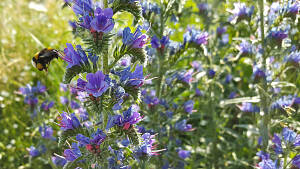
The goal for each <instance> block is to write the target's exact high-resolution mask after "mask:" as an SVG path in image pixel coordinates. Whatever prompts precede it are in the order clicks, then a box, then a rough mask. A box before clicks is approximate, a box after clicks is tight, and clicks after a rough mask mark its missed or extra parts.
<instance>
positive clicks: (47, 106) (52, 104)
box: [41, 101, 54, 111]
mask: <svg viewBox="0 0 300 169" xmlns="http://www.w3.org/2000/svg"><path fill="white" fill-rule="evenodd" d="M53 106H54V102H53V101H52V102H49V103H48V101H44V102H43V103H42V104H41V109H43V110H44V111H49V109H50V108H52V107H53Z"/></svg>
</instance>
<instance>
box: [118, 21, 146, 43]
mask: <svg viewBox="0 0 300 169" xmlns="http://www.w3.org/2000/svg"><path fill="white" fill-rule="evenodd" d="M141 30H142V27H141V26H138V27H137V29H136V30H135V32H134V33H131V30H130V28H129V27H126V28H125V29H124V30H123V35H122V36H123V39H122V42H123V44H125V45H126V46H129V47H131V48H142V47H143V46H144V45H145V44H146V40H145V39H146V38H147V36H146V35H144V34H142V32H141Z"/></svg>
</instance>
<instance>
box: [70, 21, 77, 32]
mask: <svg viewBox="0 0 300 169" xmlns="http://www.w3.org/2000/svg"><path fill="white" fill-rule="evenodd" d="M69 25H70V26H71V27H72V29H73V30H74V29H76V28H77V24H76V22H75V21H69Z"/></svg>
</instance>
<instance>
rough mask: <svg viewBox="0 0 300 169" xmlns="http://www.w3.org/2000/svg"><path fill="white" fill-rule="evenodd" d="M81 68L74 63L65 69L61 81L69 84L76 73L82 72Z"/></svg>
mask: <svg viewBox="0 0 300 169" xmlns="http://www.w3.org/2000/svg"><path fill="white" fill-rule="evenodd" d="M82 70H83V69H82V67H81V66H78V65H75V66H72V67H71V68H69V69H66V72H65V75H64V79H63V83H65V84H69V83H70V82H71V80H72V79H73V78H74V77H75V76H76V75H78V74H79V73H80V72H82Z"/></svg>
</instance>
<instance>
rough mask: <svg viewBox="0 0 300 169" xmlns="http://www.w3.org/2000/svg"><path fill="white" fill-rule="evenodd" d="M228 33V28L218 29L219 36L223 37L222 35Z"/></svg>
mask: <svg viewBox="0 0 300 169" xmlns="http://www.w3.org/2000/svg"><path fill="white" fill-rule="evenodd" d="M226 31H227V27H225V26H223V27H221V26H220V27H218V28H217V35H218V36H221V35H222V34H224V33H225V32H226Z"/></svg>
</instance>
